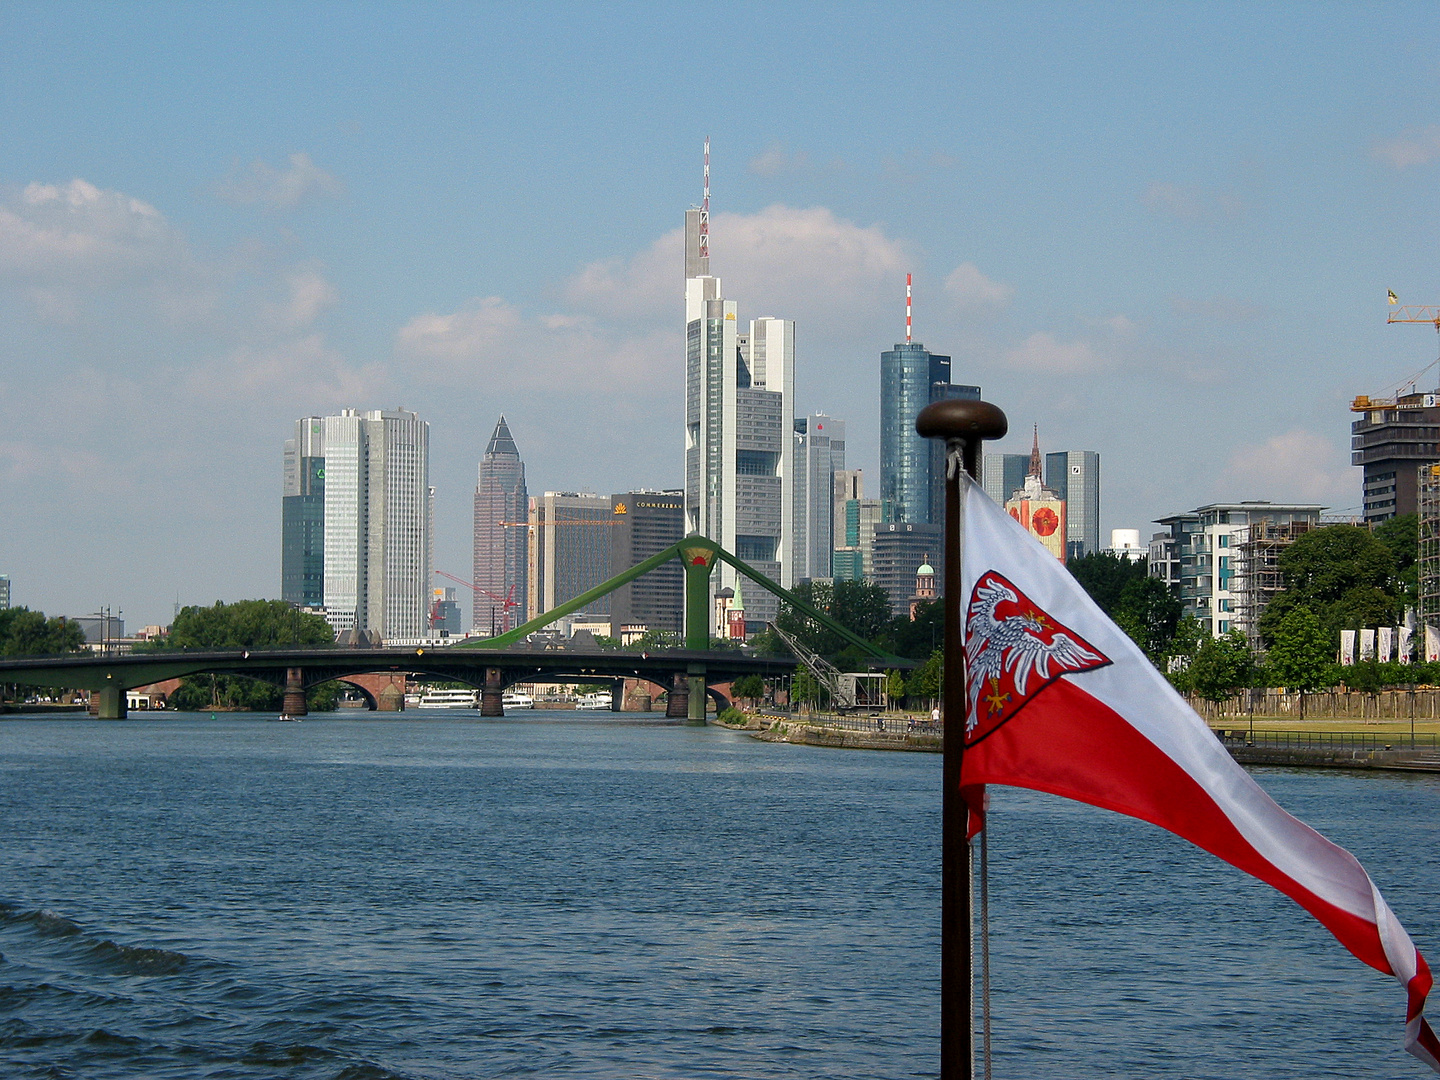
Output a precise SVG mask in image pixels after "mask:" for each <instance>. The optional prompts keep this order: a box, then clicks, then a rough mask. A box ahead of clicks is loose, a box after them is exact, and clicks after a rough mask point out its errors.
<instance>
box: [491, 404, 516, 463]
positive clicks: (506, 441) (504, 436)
mask: <svg viewBox="0 0 1440 1080" xmlns="http://www.w3.org/2000/svg"><path fill="white" fill-rule="evenodd" d="M502 454H503V455H504V456H506V457H515V458H518V457H519V456H520V450H519V448H518V447H517V446H516V445H515V439H514V436H512V435H511V434H510V425H509V424H507V423H505V414H504V413H501V414H500V422H499V423H498V424H496V425H495V433H494V434H493V435H491V436H490V445H489V446H487V447H486V448H485V456H486V457H487V458H493V457H497V456H499V455H502Z"/></svg>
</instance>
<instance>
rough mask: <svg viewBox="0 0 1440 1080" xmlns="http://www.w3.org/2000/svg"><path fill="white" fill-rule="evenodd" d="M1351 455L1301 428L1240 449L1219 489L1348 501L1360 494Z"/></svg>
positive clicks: (1236, 495) (1233, 495) (1229, 495)
mask: <svg viewBox="0 0 1440 1080" xmlns="http://www.w3.org/2000/svg"><path fill="white" fill-rule="evenodd" d="M1345 458H1346V454H1345V452H1344V450H1343V449H1342V448H1340V447H1339V446H1337V445H1336V444H1335V443H1334V442H1332V441H1331V440H1329V439H1325V438H1322V437H1321V436H1319V435H1316V434H1314V433H1313V432H1310V431H1306V430H1304V429H1303V428H1296V429H1294V430H1292V431H1288V432H1286V433H1285V434H1284V435H1276V436H1274V437H1272V438H1270V439H1267V440H1266V441H1265V442H1264V443H1261V444H1259V445H1254V446H1246V447H1242V448H1241V449H1239V450H1236V451H1235V452H1234V453H1233V454H1232V455H1231V456H1230V461H1229V464H1228V465H1227V467H1226V469H1225V471H1224V472H1223V473H1222V474H1221V476H1220V478H1219V480H1218V481H1217V483H1216V485H1215V490H1216V491H1217V492H1218V493H1220V494H1219V497H1222V498H1226V499H1268V500H1270V501H1271V502H1284V501H1286V500H1296V501H1301V502H1312V503H1322V504H1324V505H1326V506H1332V507H1334V506H1348V505H1349V504H1351V503H1353V502H1355V500H1356V494H1357V493H1356V490H1355V483H1356V481H1355V476H1354V474H1353V470H1352V469H1351V468H1350V466H1349V464H1348V463H1347V462H1346V460H1345Z"/></svg>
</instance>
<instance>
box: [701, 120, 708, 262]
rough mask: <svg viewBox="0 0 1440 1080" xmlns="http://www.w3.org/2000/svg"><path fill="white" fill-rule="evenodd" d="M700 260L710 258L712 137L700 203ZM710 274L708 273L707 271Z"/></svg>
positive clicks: (706, 146) (706, 160)
mask: <svg viewBox="0 0 1440 1080" xmlns="http://www.w3.org/2000/svg"><path fill="white" fill-rule="evenodd" d="M700 258H702V259H708V258H710V136H709V135H706V136H705V198H704V200H703V201H702V202H701V203H700ZM707 272H708V271H707Z"/></svg>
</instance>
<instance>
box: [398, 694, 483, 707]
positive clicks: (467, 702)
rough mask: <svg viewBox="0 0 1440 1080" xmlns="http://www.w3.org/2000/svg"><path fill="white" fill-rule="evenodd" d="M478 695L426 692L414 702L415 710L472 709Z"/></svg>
mask: <svg viewBox="0 0 1440 1080" xmlns="http://www.w3.org/2000/svg"><path fill="white" fill-rule="evenodd" d="M479 695H480V692H479V691H478V690H426V691H425V692H424V693H423V694H421V695H420V698H419V700H417V701H416V702H415V708H417V709H473V708H475V705H476V702H477V700H478V699H479ZM407 704H408V702H407Z"/></svg>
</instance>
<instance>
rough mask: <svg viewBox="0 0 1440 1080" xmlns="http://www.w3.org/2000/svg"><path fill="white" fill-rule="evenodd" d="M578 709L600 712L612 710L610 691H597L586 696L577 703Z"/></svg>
mask: <svg viewBox="0 0 1440 1080" xmlns="http://www.w3.org/2000/svg"><path fill="white" fill-rule="evenodd" d="M575 708H577V709H589V710H591V711H595V712H598V711H600V710H601V709H607V710H608V709H609V708H610V691H609V690H597V691H595V692H594V693H593V694H584V695H582V696H581V697H580V699H579V700H578V701H577V702H575Z"/></svg>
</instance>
